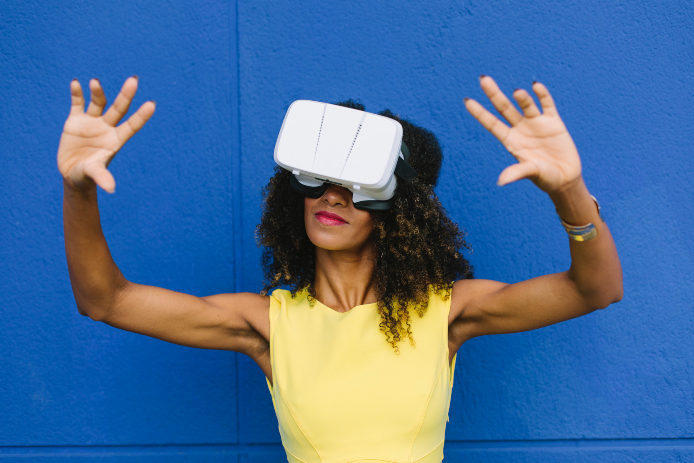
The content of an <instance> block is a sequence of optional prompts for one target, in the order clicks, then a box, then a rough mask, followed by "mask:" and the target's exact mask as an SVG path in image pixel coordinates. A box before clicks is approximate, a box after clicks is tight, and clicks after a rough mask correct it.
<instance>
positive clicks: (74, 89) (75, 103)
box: [70, 79, 84, 116]
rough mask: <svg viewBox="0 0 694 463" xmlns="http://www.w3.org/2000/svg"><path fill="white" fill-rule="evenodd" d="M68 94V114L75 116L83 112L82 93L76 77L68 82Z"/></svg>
mask: <svg viewBox="0 0 694 463" xmlns="http://www.w3.org/2000/svg"><path fill="white" fill-rule="evenodd" d="M70 96H71V100H72V106H71V107H70V115H71V116H77V115H80V114H82V113H83V112H84V95H82V86H81V85H80V83H79V81H78V80H77V79H73V80H72V82H70Z"/></svg>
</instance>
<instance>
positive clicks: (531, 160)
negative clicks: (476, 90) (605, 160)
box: [465, 76, 581, 193]
mask: <svg viewBox="0 0 694 463" xmlns="http://www.w3.org/2000/svg"><path fill="white" fill-rule="evenodd" d="M480 84H481V86H482V89H483V90H484V92H485V94H486V95H487V96H488V97H489V99H490V100H491V102H492V104H493V105H494V107H495V108H496V109H497V111H499V113H500V114H501V115H502V116H503V117H504V118H505V119H506V121H507V122H508V123H509V124H510V127H509V126H507V125H506V124H504V123H503V122H501V121H500V120H499V119H498V118H497V117H496V116H494V115H493V114H491V113H490V112H489V111H487V110H486V109H484V108H483V107H482V105H480V104H479V103H478V102H476V101H474V100H470V99H468V100H466V102H465V106H466V108H467V109H468V111H469V112H470V114H472V116H473V117H475V119H477V120H478V121H479V122H480V123H481V124H482V125H483V126H484V127H485V128H486V129H487V130H489V131H490V132H491V133H492V134H493V135H494V136H496V137H497V138H498V139H499V141H501V143H502V144H503V145H504V147H506V149H508V151H509V152H510V153H511V154H512V155H513V156H514V157H515V158H516V160H517V161H518V163H517V164H513V165H511V166H509V167H507V168H506V169H504V171H503V172H502V173H501V175H499V181H498V183H499V185H505V184H508V183H511V182H515V181H516V180H520V179H523V178H529V179H531V180H532V181H533V182H534V183H535V184H536V185H537V186H538V187H540V188H541V189H542V190H544V191H546V192H548V193H549V192H553V191H558V190H560V189H561V188H562V187H564V186H566V185H568V184H570V183H571V182H573V181H575V180H576V179H577V178H579V177H580V176H581V161H580V158H579V156H578V151H577V150H576V146H575V145H574V142H573V140H572V139H571V135H569V132H568V131H567V130H566V127H565V126H564V123H563V121H562V120H561V118H560V117H559V114H558V113H557V110H556V108H555V106H554V101H553V100H552V97H551V95H550V94H549V91H547V89H546V88H545V86H544V85H542V84H540V83H535V84H534V86H533V90H534V91H535V93H536V94H537V96H538V98H539V99H540V104H541V105H542V109H543V113H540V111H539V109H538V108H537V106H536V105H535V103H534V101H533V99H532V97H531V96H530V95H529V94H528V92H526V91H525V90H516V91H515V92H514V95H513V96H514V98H515V99H516V101H517V102H518V104H519V105H520V107H521V109H522V111H523V114H521V113H520V112H519V111H518V110H517V109H516V108H515V106H514V105H513V104H512V103H511V102H510V101H509V100H508V98H506V96H505V95H504V94H503V93H502V92H501V91H500V90H499V87H498V86H497V85H496V83H495V82H494V80H493V79H492V78H491V77H487V76H485V77H483V78H482V79H481V80H480Z"/></svg>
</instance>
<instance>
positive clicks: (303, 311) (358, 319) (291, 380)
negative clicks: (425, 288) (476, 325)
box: [268, 290, 455, 463]
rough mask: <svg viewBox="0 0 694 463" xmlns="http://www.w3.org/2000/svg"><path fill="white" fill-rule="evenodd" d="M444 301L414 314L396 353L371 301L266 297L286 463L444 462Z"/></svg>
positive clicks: (447, 382) (448, 372) (447, 389)
mask: <svg viewBox="0 0 694 463" xmlns="http://www.w3.org/2000/svg"><path fill="white" fill-rule="evenodd" d="M449 310H450V298H448V299H447V300H443V298H442V297H441V296H439V295H436V294H434V293H432V294H431V295H430V298H429V307H428V309H427V311H426V313H425V314H424V316H423V317H422V318H420V317H419V316H418V315H417V314H416V313H414V312H413V313H412V314H411V315H412V317H411V318H412V323H411V327H412V333H413V337H414V340H415V346H414V347H412V346H411V345H410V343H409V341H408V340H404V341H402V342H400V343H399V344H398V347H399V349H400V353H399V354H396V353H395V351H394V350H393V348H392V346H391V345H390V344H388V342H387V341H386V337H385V335H384V334H383V332H381V331H380V329H379V323H380V321H381V319H380V315H379V314H378V311H377V308H376V304H375V303H374V304H365V305H360V306H357V307H354V308H353V309H352V310H350V311H348V312H344V313H340V312H336V311H334V310H333V309H331V308H329V307H327V306H325V305H323V304H321V303H320V302H318V301H316V302H315V304H314V305H313V307H311V306H310V305H309V302H308V299H307V292H306V291H303V292H300V293H299V294H297V297H296V298H295V299H292V297H291V293H290V292H289V291H286V290H275V291H274V292H273V293H272V296H271V298H270V327H271V328H270V355H271V362H272V378H273V384H270V383H269V382H268V386H269V387H270V393H271V394H272V400H273V404H274V406H275V412H276V413H277V420H278V422H279V430H280V435H281V437H282V444H283V445H284V449H285V451H286V453H287V459H288V461H289V462H290V463H299V462H303V463H319V462H322V463H348V462H349V463H367V462H368V463H378V462H392V463H400V462H403V463H404V462H417V463H441V460H442V459H443V443H444V437H445V431H446V422H447V421H448V419H447V418H448V406H449V404H450V399H451V389H452V387H453V369H454V366H455V358H454V359H453V361H452V362H451V364H450V365H449V364H448V313H449Z"/></svg>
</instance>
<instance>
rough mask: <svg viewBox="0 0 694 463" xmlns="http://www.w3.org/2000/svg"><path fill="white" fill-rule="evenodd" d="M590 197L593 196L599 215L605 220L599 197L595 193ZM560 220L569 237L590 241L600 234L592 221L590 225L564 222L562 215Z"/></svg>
mask: <svg viewBox="0 0 694 463" xmlns="http://www.w3.org/2000/svg"><path fill="white" fill-rule="evenodd" d="M590 197H591V198H593V201H595V205H596V206H597V207H598V215H599V216H600V220H602V221H603V222H604V221H605V219H604V218H603V216H602V211H601V210H600V204H599V203H598V200H597V198H596V197H595V196H593V195H590ZM557 215H559V214H557ZM559 221H560V222H561V224H562V225H563V226H564V229H565V230H566V233H568V234H569V238H571V239H572V240H574V241H588V240H591V239H593V238H595V237H596V236H598V229H597V228H595V225H593V224H592V223H589V224H588V225H569V224H568V223H566V222H564V220H563V219H562V218H561V217H559Z"/></svg>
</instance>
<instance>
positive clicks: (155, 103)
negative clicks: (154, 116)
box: [149, 100, 157, 106]
mask: <svg viewBox="0 0 694 463" xmlns="http://www.w3.org/2000/svg"><path fill="white" fill-rule="evenodd" d="M149 101H151V102H152V103H154V106H156V105H157V102H156V101H154V100H149Z"/></svg>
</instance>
